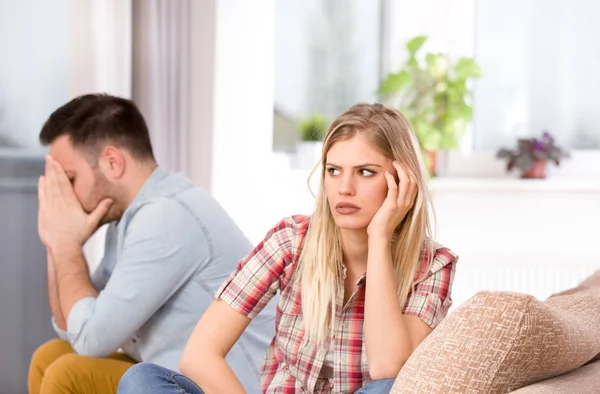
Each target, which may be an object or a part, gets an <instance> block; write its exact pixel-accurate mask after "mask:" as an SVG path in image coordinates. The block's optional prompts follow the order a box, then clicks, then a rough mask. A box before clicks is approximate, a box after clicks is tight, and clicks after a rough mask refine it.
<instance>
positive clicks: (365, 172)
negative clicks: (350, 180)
mask: <svg viewBox="0 0 600 394" xmlns="http://www.w3.org/2000/svg"><path fill="white" fill-rule="evenodd" d="M358 172H359V173H360V175H362V176H371V175H374V174H375V171H371V170H367V169H366V168H361V169H360V170H359V171H358Z"/></svg>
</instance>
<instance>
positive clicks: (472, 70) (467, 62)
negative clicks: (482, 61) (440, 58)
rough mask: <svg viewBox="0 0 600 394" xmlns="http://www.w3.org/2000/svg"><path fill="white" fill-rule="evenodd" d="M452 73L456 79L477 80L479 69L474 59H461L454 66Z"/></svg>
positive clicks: (479, 74)
mask: <svg viewBox="0 0 600 394" xmlns="http://www.w3.org/2000/svg"><path fill="white" fill-rule="evenodd" d="M454 72H455V74H456V78H457V79H462V80H466V79H469V78H479V77H480V76H481V69H480V68H479V65H478V64H477V62H476V61H475V60H474V59H469V58H466V57H461V58H460V59H458V61H457V62H456V65H455V66H454Z"/></svg>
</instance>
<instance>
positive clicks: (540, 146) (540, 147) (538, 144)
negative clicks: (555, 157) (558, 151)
mask: <svg viewBox="0 0 600 394" xmlns="http://www.w3.org/2000/svg"><path fill="white" fill-rule="evenodd" d="M544 148H545V145H544V143H543V142H540V141H538V140H534V141H533V150H544Z"/></svg>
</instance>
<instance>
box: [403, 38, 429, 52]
mask: <svg viewBox="0 0 600 394" xmlns="http://www.w3.org/2000/svg"><path fill="white" fill-rule="evenodd" d="M425 41H427V36H417V37H415V38H413V39H412V40H410V41H409V42H407V43H406V49H408V53H409V55H410V57H413V56H415V53H417V51H418V50H419V49H421V47H422V46H423V44H425Z"/></svg>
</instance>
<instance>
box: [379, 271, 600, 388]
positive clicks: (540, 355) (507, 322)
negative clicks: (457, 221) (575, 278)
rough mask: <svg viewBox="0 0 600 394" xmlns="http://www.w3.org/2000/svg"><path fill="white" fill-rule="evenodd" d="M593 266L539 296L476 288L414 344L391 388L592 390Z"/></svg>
mask: <svg viewBox="0 0 600 394" xmlns="http://www.w3.org/2000/svg"><path fill="white" fill-rule="evenodd" d="M599 355H600V271H597V272H596V273H595V274H593V275H592V276H590V277H589V278H588V279H586V280H585V281H583V282H582V283H581V284H580V285H578V286H577V287H575V288H573V289H569V290H566V291H563V292H561V293H558V294H554V295H552V296H550V297H549V298H548V299H546V300H544V301H540V300H537V299H536V298H534V297H532V296H530V295H527V294H521V293H513V292H500V291H484V292H479V293H477V294H476V295H475V296H473V297H472V298H471V299H469V300H468V301H466V302H465V303H463V304H462V305H460V306H459V307H458V308H457V309H456V310H455V311H453V312H452V313H450V314H449V315H448V316H447V317H446V319H445V320H444V321H443V322H442V323H441V324H440V325H439V326H438V327H437V328H436V329H435V330H434V331H433V332H432V333H431V334H430V335H429V336H428V337H427V338H426V339H425V340H424V341H423V342H422V343H421V344H420V345H419V347H417V349H415V351H414V353H413V354H412V356H411V357H410V358H409V360H408V361H407V362H406V364H405V365H404V367H403V368H402V370H401V371H400V374H399V375H398V377H397V379H396V381H395V383H394V386H393V388H392V391H391V393H393V394H399V393H427V394H436V393H461V394H462V393H473V394H474V393H477V394H484V393H510V392H513V393H516V394H542V393H544V394H545V393H552V394H556V393H557V394H560V393H568V394H577V393H586V394H587V393H600V357H599Z"/></svg>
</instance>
